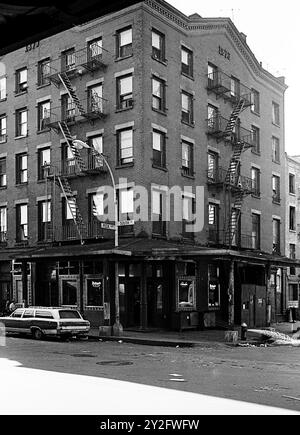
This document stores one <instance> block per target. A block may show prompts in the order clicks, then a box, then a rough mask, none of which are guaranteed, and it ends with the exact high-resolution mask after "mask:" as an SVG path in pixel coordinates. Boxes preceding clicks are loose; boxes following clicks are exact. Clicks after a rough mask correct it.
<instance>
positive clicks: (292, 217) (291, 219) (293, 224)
mask: <svg viewBox="0 0 300 435" xmlns="http://www.w3.org/2000/svg"><path fill="white" fill-rule="evenodd" d="M289 229H290V231H296V207H292V206H290V213H289Z"/></svg>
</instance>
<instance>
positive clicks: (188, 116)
mask: <svg viewBox="0 0 300 435" xmlns="http://www.w3.org/2000/svg"><path fill="white" fill-rule="evenodd" d="M181 120H182V121H183V122H185V123H187V124H193V123H194V114H193V96H192V95H191V94H188V93H187V92H182V94H181Z"/></svg>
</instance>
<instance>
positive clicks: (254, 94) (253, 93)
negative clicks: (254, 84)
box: [251, 89, 260, 114]
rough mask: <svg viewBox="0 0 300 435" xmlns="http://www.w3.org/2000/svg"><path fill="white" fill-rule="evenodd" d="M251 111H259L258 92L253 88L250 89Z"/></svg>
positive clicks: (257, 112)
mask: <svg viewBox="0 0 300 435" xmlns="http://www.w3.org/2000/svg"><path fill="white" fill-rule="evenodd" d="M251 103H252V104H251V111H252V112H254V113H256V114H259V113H260V101H259V92H258V91H256V90H255V89H252V90H251Z"/></svg>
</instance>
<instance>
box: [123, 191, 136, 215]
mask: <svg viewBox="0 0 300 435" xmlns="http://www.w3.org/2000/svg"><path fill="white" fill-rule="evenodd" d="M120 199H121V208H120V210H121V213H133V209H134V198H133V189H129V190H121V191H120Z"/></svg>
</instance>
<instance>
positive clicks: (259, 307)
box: [255, 286, 267, 327]
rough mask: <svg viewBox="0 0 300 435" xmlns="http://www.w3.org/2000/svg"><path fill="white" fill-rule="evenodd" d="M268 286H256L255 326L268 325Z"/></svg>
mask: <svg viewBox="0 0 300 435" xmlns="http://www.w3.org/2000/svg"><path fill="white" fill-rule="evenodd" d="M266 310H267V308H266V287H264V286H261V287H260V286H256V289H255V326H256V327H260V326H265V325H266Z"/></svg>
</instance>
